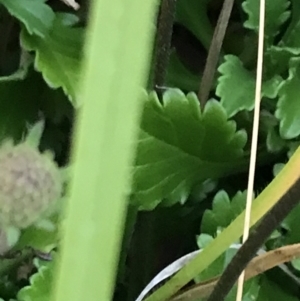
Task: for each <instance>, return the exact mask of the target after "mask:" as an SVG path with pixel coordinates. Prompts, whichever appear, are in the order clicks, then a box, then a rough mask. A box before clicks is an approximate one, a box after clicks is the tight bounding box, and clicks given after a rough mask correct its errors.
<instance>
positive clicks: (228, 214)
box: [201, 190, 247, 236]
mask: <svg viewBox="0 0 300 301" xmlns="http://www.w3.org/2000/svg"><path fill="white" fill-rule="evenodd" d="M246 195H247V193H246V191H244V192H240V191H238V192H237V193H236V195H235V196H234V197H233V198H232V200H231V201H230V198H229V196H228V194H227V193H226V192H225V191H224V190H221V191H219V192H218V193H217V194H216V195H215V197H214V199H213V205H212V210H206V211H205V212H204V214H203V217H202V222H201V233H207V234H209V235H212V236H213V235H215V234H216V232H217V230H218V229H219V227H221V228H226V227H227V226H228V225H229V224H230V223H231V222H232V221H233V220H234V219H235V218H236V217H237V216H238V215H239V214H240V213H241V212H242V211H243V210H244V209H245V204H246Z"/></svg>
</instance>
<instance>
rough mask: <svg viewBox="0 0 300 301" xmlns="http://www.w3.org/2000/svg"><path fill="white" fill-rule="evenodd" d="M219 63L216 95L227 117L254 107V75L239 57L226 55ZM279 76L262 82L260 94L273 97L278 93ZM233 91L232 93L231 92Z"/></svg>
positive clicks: (280, 79)
mask: <svg viewBox="0 0 300 301" xmlns="http://www.w3.org/2000/svg"><path fill="white" fill-rule="evenodd" d="M224 59H225V61H224V63H223V64H221V65H220V67H219V68H218V71H219V72H220V73H221V76H220V77H219V78H218V85H217V89H216V95H217V96H219V97H220V98H221V104H222V106H223V107H224V108H225V110H226V112H227V114H228V116H229V117H232V116H234V115H235V114H236V113H238V112H240V111H243V110H247V111H251V110H253V109H254V97H255V75H254V74H253V73H251V72H250V71H248V70H246V69H245V68H244V66H243V63H242V62H241V61H240V59H239V58H238V57H236V56H234V55H226V56H225V57H224ZM281 81H282V78H281V77H280V76H274V77H273V78H271V79H270V80H268V81H265V82H264V83H263V87H262V96H266V97H268V98H275V97H276V96H277V93H278V89H279V88H278V86H279V83H280V82H281ZM233 91H234V93H233Z"/></svg>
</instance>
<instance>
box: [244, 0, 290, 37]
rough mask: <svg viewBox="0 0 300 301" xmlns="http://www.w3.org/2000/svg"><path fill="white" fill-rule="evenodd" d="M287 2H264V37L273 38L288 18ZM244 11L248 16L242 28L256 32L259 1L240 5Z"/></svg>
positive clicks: (246, 0) (250, 1)
mask: <svg viewBox="0 0 300 301" xmlns="http://www.w3.org/2000/svg"><path fill="white" fill-rule="evenodd" d="M289 6H290V1H288V0H266V6H265V7H266V8H265V10H266V15H265V36H266V37H270V38H272V37H274V36H276V34H277V33H278V31H279V27H280V25H282V24H283V23H284V22H285V21H286V20H287V19H288V18H289V16H290V14H291V12H290V11H289V10H288V8H289ZM242 7H243V9H244V11H245V12H246V13H247V14H248V20H247V21H246V22H245V23H244V26H245V27H246V28H249V29H253V30H255V31H258V28H259V7H260V5H259V0H245V1H244V2H243V4H242Z"/></svg>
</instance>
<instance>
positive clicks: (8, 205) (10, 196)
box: [0, 142, 62, 228]
mask: <svg viewBox="0 0 300 301" xmlns="http://www.w3.org/2000/svg"><path fill="white" fill-rule="evenodd" d="M61 193H62V180H61V174H60V171H59V169H58V167H57V165H56V164H55V162H54V161H53V160H52V158H51V157H50V156H47V155H45V154H41V153H40V152H39V151H38V149H37V148H35V147H32V146H31V145H30V144H28V143H25V142H24V143H20V144H18V145H12V144H8V143H6V144H4V145H3V146H2V147H1V148H0V225H3V226H14V227H17V228H26V227H28V226H29V225H31V224H33V223H34V222H35V221H37V220H38V219H39V217H41V215H42V214H43V213H45V212H46V211H47V209H48V208H49V207H50V206H51V205H52V204H53V203H54V202H55V201H57V200H58V199H59V197H60V195H61Z"/></svg>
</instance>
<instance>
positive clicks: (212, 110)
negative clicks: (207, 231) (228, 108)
mask: <svg viewBox="0 0 300 301" xmlns="http://www.w3.org/2000/svg"><path fill="white" fill-rule="evenodd" d="M212 137H214V139H211V138H212ZM245 143H246V134H245V132H244V131H242V130H239V131H237V130H236V125H235V123H234V122H233V121H228V120H227V116H226V113H225V111H224V109H223V108H222V106H221V105H220V104H219V103H218V102H217V101H215V100H211V101H209V102H208V104H207V105H206V107H205V110H204V112H203V113H201V111H200V109H199V103H198V100H197V98H196V95H195V94H188V95H186V96H185V95H184V94H183V93H182V92H180V91H179V90H170V91H167V92H166V93H165V94H164V99H163V104H160V103H159V101H158V99H157V97H156V95H155V94H150V95H149V97H148V96H147V95H145V100H144V112H143V117H142V122H141V133H140V137H139V141H138V149H137V156H136V162H135V166H134V182H133V183H134V184H133V193H134V202H135V204H138V205H140V206H142V208H151V207H152V208H153V207H154V206H155V205H157V204H158V203H159V202H160V201H161V200H163V199H169V200H170V202H171V203H175V202H181V203H182V202H184V201H185V200H186V198H187V197H188V195H189V192H190V190H191V188H192V186H193V185H195V184H196V183H201V182H203V181H204V180H205V179H208V178H218V177H221V176H223V175H225V174H228V173H230V172H233V171H234V170H236V169H239V168H241V166H243V165H244V162H245V160H244V158H243V156H244V152H243V148H244V146H245ZM224 154H226V157H225V158H224Z"/></svg>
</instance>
